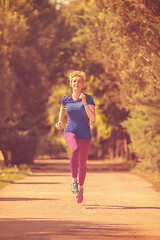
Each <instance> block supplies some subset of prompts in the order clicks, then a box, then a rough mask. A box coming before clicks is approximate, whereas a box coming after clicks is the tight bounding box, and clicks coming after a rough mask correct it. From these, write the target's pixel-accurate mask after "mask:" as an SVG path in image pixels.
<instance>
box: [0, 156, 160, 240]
mask: <svg viewBox="0 0 160 240" xmlns="http://www.w3.org/2000/svg"><path fill="white" fill-rule="evenodd" d="M96 166H97V168H96ZM96 169H102V170H103V171H102V172H100V171H95V170H96ZM70 180H71V178H70V171H69V163H68V161H62V160H60V161H53V162H51V161H50V162H49V163H48V164H47V165H44V164H41V165H39V169H38V170H36V171H35V172H34V173H33V174H32V175H31V176H29V177H27V178H26V179H24V180H21V181H18V182H16V183H15V184H12V185H9V186H7V187H6V188H4V189H2V190H1V191H0V239H1V240H89V239H92V240H93V239H95V240H102V239H105V240H122V239H123V240H133V239H134V240H135V239H136V240H139V239H140V240H141V239H142V240H144V239H147V240H159V239H160V193H158V192H156V191H155V190H154V189H153V187H152V185H151V184H149V183H148V182H146V181H144V180H143V179H141V178H140V177H137V176H135V175H131V174H129V173H127V172H106V171H105V169H104V164H98V165H96V162H94V164H89V171H88V173H87V177H86V182H85V194H84V201H83V203H82V204H77V203H76V201H75V195H74V194H72V193H70Z"/></svg>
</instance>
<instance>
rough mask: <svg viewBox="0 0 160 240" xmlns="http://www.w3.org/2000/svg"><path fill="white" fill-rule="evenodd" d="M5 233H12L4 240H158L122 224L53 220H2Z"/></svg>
mask: <svg viewBox="0 0 160 240" xmlns="http://www.w3.org/2000/svg"><path fill="white" fill-rule="evenodd" d="M0 229H3V233H5V232H8V229H9V230H10V232H12V235H11V236H10V238H6V237H5V234H4V235H3V236H0V239H1V240H2V239H3V240H8V239H9V240H35V239H37V240H53V239H56V240H64V239H65V240H66V239H68V240H77V239H79V240H80V239H81V240H82V239H83V240H89V239H92V240H94V239H95V240H98V239H101V240H103V239H105V240H115V239H118V240H122V239H123V240H133V239H134V240H135V239H136V240H146V239H152V240H158V239H159V238H158V237H156V236H148V237H147V238H146V236H143V235H142V236H141V235H136V233H135V230H133V229H132V230H131V229H130V228H129V226H128V225H127V224H126V225H120V224H114V225H113V224H108V225H100V224H93V223H89V222H85V223H84V222H77V221H53V220H51V219H46V220H45V219H44V220H43V219H40V220H38V219H21V220H20V219H0ZM17 233H18V234H17Z"/></svg>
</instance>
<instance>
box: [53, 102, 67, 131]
mask: <svg viewBox="0 0 160 240" xmlns="http://www.w3.org/2000/svg"><path fill="white" fill-rule="evenodd" d="M65 113H66V109H65V108H64V107H63V106H62V105H61V107H60V110H59V120H58V122H57V123H56V125H55V126H56V128H57V129H60V128H61V127H62V124H63V123H62V121H63V118H64V116H65Z"/></svg>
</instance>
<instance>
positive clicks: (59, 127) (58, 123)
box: [55, 121, 63, 129]
mask: <svg viewBox="0 0 160 240" xmlns="http://www.w3.org/2000/svg"><path fill="white" fill-rule="evenodd" d="M62 125H63V123H62V122H61V121H59V122H57V123H56V124H55V127H56V128H57V129H61V127H62Z"/></svg>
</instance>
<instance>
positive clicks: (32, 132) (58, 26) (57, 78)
mask: <svg viewBox="0 0 160 240" xmlns="http://www.w3.org/2000/svg"><path fill="white" fill-rule="evenodd" d="M58 2H59V1H50V0H41V1H37V0H23V1H21V0H16V1H10V0H5V1H1V2H0V76H1V78H0V85H1V88H0V150H1V151H2V152H3V156H4V159H5V165H6V166H10V165H11V166H14V165H16V166H21V165H22V164H33V163H34V159H35V158H37V156H49V157H50V158H68V157H69V150H68V148H67V146H66V144H65V141H64V138H63V130H62V131H57V130H56V129H55V123H56V121H57V118H58V110H59V106H60V101H61V98H62V97H63V96H64V95H69V94H70V88H69V79H68V75H69V73H70V72H71V71H72V70H76V69H77V70H83V71H85V72H86V75H87V81H86V88H85V89H84V91H86V92H87V93H89V94H91V95H92V96H93V98H94V100H95V103H96V122H95V123H94V124H91V128H92V136H93V141H92V147H91V151H90V155H89V159H103V160H105V159H108V160H109V159H111V160H113V161H116V159H118V158H123V159H125V165H127V166H128V164H130V167H131V169H133V168H135V170H134V171H136V172H138V173H139V174H142V175H143V176H145V177H146V178H149V177H147V176H153V177H150V179H151V181H152V182H154V184H155V185H156V186H159V183H158V181H159V180H157V179H159V173H160V147H159V143H160V121H159V116H160V81H159V79H160V71H159V69H160V47H159V39H160V31H159V29H160V4H159V1H158V0H81V1H79V0H72V1H69V3H68V4H61V3H58ZM57 4H58V5H57ZM64 126H65V121H64ZM28 149H29V151H28ZM14 168H15V169H16V167H13V169H14ZM17 169H18V170H17V173H15V171H14V173H15V174H17V175H20V174H24V173H22V172H21V170H20V169H19V168H18V167H17ZM8 170H9V171H11V168H9V169H8ZM3 171H4V169H3ZM5 171H7V169H6V170H5ZM11 172H12V171H11ZM10 175H11V176H12V177H13V175H14V174H13V173H10ZM6 176H7V173H6V172H3V173H2V174H1V177H2V179H4V180H3V182H4V183H5V181H6V182H7V181H8V182H11V181H12V180H7V179H5V177H6Z"/></svg>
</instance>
